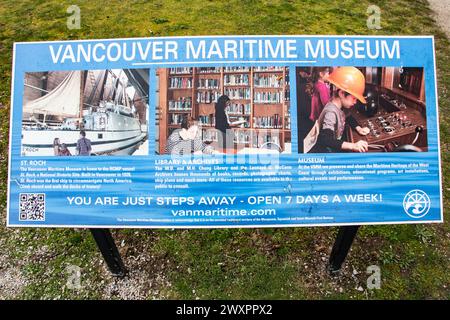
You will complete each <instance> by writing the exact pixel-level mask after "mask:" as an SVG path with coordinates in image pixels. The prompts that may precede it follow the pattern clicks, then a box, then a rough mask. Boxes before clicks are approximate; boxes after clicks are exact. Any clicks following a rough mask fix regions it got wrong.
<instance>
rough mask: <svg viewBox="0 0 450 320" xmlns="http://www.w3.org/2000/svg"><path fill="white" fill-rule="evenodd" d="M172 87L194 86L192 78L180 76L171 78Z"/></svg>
mask: <svg viewBox="0 0 450 320" xmlns="http://www.w3.org/2000/svg"><path fill="white" fill-rule="evenodd" d="M170 88H175V89H190V88H192V79H191V78H180V77H173V78H170Z"/></svg>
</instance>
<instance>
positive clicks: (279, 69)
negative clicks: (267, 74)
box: [253, 66, 284, 71]
mask: <svg viewBox="0 0 450 320" xmlns="http://www.w3.org/2000/svg"><path fill="white" fill-rule="evenodd" d="M283 68H284V67H276V66H270V67H253V71H283Z"/></svg>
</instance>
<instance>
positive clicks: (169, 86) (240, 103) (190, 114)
mask: <svg viewBox="0 0 450 320" xmlns="http://www.w3.org/2000/svg"><path fill="white" fill-rule="evenodd" d="M157 77H158V81H157V82H158V84H157V87H158V88H157V91H158V93H157V97H158V102H157V104H156V105H157V110H156V122H157V123H156V125H157V132H159V134H158V135H157V137H156V139H157V141H156V142H157V143H156V153H157V154H168V153H172V154H173V152H174V150H176V146H177V144H179V143H185V144H186V139H187V140H189V137H191V136H192V134H193V135H194V136H196V137H197V138H196V139H197V140H196V142H195V147H194V148H193V149H192V150H187V151H185V154H186V153H198V152H200V153H202V152H203V153H227V154H235V153H238V154H242V153H244V154H249V153H261V154H262V153H291V120H290V96H289V95H290V89H289V84H290V83H289V69H288V68H287V67H278V66H276V67H274V66H271V67H242V66H239V67H238V66H235V67H197V68H191V67H187V68H160V69H158V70H157ZM225 128H229V129H228V130H225ZM225 131H227V132H226V133H225ZM222 132H223V135H224V136H226V138H223V140H225V139H227V142H229V143H227V144H226V145H224V144H223V141H221V137H222V136H221V135H222ZM180 134H181V136H180ZM194 136H192V137H191V138H194Z"/></svg>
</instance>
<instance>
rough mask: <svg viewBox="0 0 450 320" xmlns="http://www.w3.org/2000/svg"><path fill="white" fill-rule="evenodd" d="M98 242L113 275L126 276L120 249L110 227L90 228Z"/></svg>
mask: <svg viewBox="0 0 450 320" xmlns="http://www.w3.org/2000/svg"><path fill="white" fill-rule="evenodd" d="M89 230H90V231H91V233H92V236H93V237H94V240H95V242H96V243H97V246H98V248H99V249H100V252H101V253H102V256H103V258H104V259H105V262H106V264H107V265H108V268H109V270H110V271H111V273H112V275H113V276H115V277H120V278H122V277H124V276H125V274H126V269H125V265H124V264H123V261H122V258H121V256H120V253H119V250H117V247H116V244H115V242H114V239H113V237H112V235H111V232H110V231H109V229H89Z"/></svg>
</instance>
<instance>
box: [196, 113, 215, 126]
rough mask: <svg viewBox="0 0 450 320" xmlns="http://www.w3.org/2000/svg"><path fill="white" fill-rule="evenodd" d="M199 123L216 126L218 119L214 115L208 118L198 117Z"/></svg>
mask: <svg viewBox="0 0 450 320" xmlns="http://www.w3.org/2000/svg"><path fill="white" fill-rule="evenodd" d="M198 122H199V124H201V125H203V126H215V125H216V118H215V117H214V115H212V114H210V115H207V116H198Z"/></svg>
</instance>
